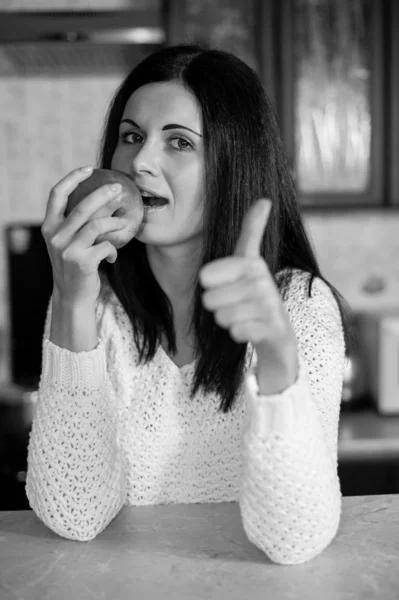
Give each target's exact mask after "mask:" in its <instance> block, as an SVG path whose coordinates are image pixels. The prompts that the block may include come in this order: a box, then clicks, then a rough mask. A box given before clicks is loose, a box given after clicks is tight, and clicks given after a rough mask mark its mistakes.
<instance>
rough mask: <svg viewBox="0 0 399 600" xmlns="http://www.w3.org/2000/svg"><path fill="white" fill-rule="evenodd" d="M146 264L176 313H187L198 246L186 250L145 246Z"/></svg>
mask: <svg viewBox="0 0 399 600" xmlns="http://www.w3.org/2000/svg"><path fill="white" fill-rule="evenodd" d="M147 256H148V262H149V263H150V266H151V269H152V272H153V273H154V276H155V278H156V280H157V281H158V283H159V285H160V286H161V288H162V289H163V291H164V292H165V294H166V295H167V296H168V298H169V300H170V302H171V304H172V307H173V310H174V312H175V314H176V313H179V314H181V313H187V312H189V310H190V305H191V302H192V299H193V294H194V289H195V284H196V274H197V270H198V267H199V251H198V246H195V247H191V248H187V246H181V247H168V248H166V247H159V246H150V245H147Z"/></svg>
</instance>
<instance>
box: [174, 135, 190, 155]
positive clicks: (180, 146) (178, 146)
mask: <svg viewBox="0 0 399 600" xmlns="http://www.w3.org/2000/svg"><path fill="white" fill-rule="evenodd" d="M170 142H171V146H172V148H173V149H174V150H178V151H179V152H186V151H187V150H192V148H193V146H192V144H191V143H190V142H189V141H188V140H186V139H185V138H182V137H180V136H177V135H176V136H174V137H172V138H170ZM172 142H176V143H175V144H173V143H172Z"/></svg>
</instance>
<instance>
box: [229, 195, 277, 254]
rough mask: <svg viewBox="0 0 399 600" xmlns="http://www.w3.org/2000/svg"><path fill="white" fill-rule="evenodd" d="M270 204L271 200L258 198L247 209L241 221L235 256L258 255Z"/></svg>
mask: <svg viewBox="0 0 399 600" xmlns="http://www.w3.org/2000/svg"><path fill="white" fill-rule="evenodd" d="M271 205H272V203H271V201H270V200H268V199H267V198H260V199H259V200H257V201H256V202H255V204H254V205H253V206H251V208H250V209H249V210H248V212H247V213H246V215H245V217H244V220H243V223H242V227H241V232H240V236H239V238H238V242H237V245H236V249H235V252H234V255H235V256H247V257H256V256H260V245H261V242H262V238H263V234H264V232H265V229H266V225H267V222H268V220H269V214H270V209H271Z"/></svg>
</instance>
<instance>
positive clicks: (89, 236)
mask: <svg viewBox="0 0 399 600" xmlns="http://www.w3.org/2000/svg"><path fill="white" fill-rule="evenodd" d="M124 227H126V220H125V219H122V218H119V217H99V218H98V219H93V220H91V221H89V222H88V223H86V225H85V226H84V227H82V229H81V230H80V231H79V232H78V233H77V234H76V235H75V237H74V239H73V242H72V243H73V244H74V245H79V246H80V247H82V248H90V247H91V246H93V244H95V242H96V240H97V238H98V237H99V236H101V235H105V234H107V233H111V232H112V231H120V230H121V229H123V228H124Z"/></svg>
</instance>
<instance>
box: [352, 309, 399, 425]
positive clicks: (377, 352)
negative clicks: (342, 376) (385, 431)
mask: <svg viewBox="0 0 399 600" xmlns="http://www.w3.org/2000/svg"><path fill="white" fill-rule="evenodd" d="M359 339H360V343H361V346H362V349H363V355H364V360H365V367H366V373H367V380H368V381H367V386H368V389H369V390H370V394H371V398H372V404H373V406H374V407H375V408H376V410H377V411H378V412H379V413H381V414H384V415H394V414H396V415H399V307H398V308H397V309H392V310H391V311H386V310H384V312H381V313H378V312H375V313H363V314H362V315H359Z"/></svg>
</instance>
